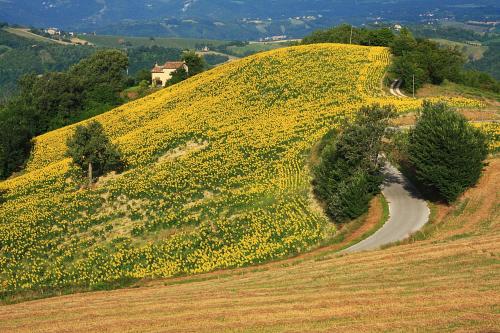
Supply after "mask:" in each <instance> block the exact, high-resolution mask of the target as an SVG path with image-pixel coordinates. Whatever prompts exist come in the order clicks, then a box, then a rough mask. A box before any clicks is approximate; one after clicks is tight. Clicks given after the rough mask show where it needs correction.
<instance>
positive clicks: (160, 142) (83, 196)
mask: <svg viewBox="0 0 500 333" xmlns="http://www.w3.org/2000/svg"><path fill="white" fill-rule="evenodd" d="M389 60H390V57H389V53H388V50H387V49H384V48H377V47H372V48H369V47H360V46H349V45H326V44H325V45H319V46H318V45H312V46H301V47H295V48H287V49H280V50H276V51H272V52H269V53H265V54H259V55H256V56H252V57H249V58H245V59H243V60H241V61H237V62H233V63H230V64H227V65H225V66H221V67H219V68H216V69H214V70H212V71H209V72H206V73H203V74H201V75H198V76H196V77H194V78H192V79H190V80H187V81H185V82H183V83H181V84H178V85H176V86H174V87H171V88H167V89H165V90H162V91H160V92H158V93H156V94H153V95H151V96H148V97H146V98H144V99H141V100H137V101H134V102H132V103H129V104H127V105H124V106H122V107H119V108H117V109H115V110H113V111H111V112H109V113H106V114H103V115H100V116H98V117H96V119H97V120H98V121H99V122H101V123H102V124H103V126H104V128H105V130H106V132H107V133H108V134H109V136H110V137H111V138H112V139H113V140H114V142H116V143H117V144H118V145H119V147H120V148H121V150H122V151H123V154H124V157H125V159H126V161H127V163H128V165H129V168H128V170H127V171H126V172H125V173H123V174H121V175H110V176H108V177H104V178H103V179H101V180H99V182H98V183H97V185H96V187H95V188H93V189H91V190H86V189H81V188H80V184H81V176H79V172H78V170H77V169H76V168H75V167H74V166H72V165H71V164H70V160H69V159H67V158H66V157H65V151H66V146H65V142H66V139H67V137H68V136H69V135H70V134H71V132H72V130H73V127H67V128H63V129H60V130H57V131H54V132H50V133H47V134H45V135H42V136H40V137H38V138H36V140H35V148H34V151H33V154H32V157H31V159H30V161H29V163H28V165H27V167H26V172H25V173H24V174H22V175H20V176H18V177H16V178H13V179H10V180H7V181H5V182H2V183H0V189H3V190H6V195H5V197H6V199H8V201H7V202H6V203H4V204H3V205H2V206H1V207H0V220H1V221H2V223H1V224H0V244H1V247H0V286H1V289H2V291H4V292H13V291H18V290H28V289H39V288H43V287H51V288H53V287H67V286H79V285H82V286H89V285H90V286H96V285H100V284H102V283H107V282H113V281H117V280H121V279H127V278H144V277H168V276H173V275H178V274H193V273H201V272H207V271H211V270H215V269H219V268H226V267H239V266H244V265H248V264H253V263H260V262H263V261H267V260H270V259H274V258H279V257H284V256H287V255H290V254H294V253H298V252H302V251H305V250H306V249H308V248H310V247H312V246H314V245H315V244H317V243H318V242H319V241H320V240H323V239H325V238H328V237H330V236H331V235H332V234H333V233H334V228H333V227H332V226H331V224H330V223H329V222H328V221H327V220H326V219H325V218H324V217H323V215H322V214H321V213H320V212H318V211H316V210H314V209H313V208H312V207H311V202H310V200H311V199H310V195H309V194H310V190H309V183H310V173H309V170H308V169H307V167H306V159H307V154H308V152H309V150H310V148H311V147H312V146H313V144H314V143H315V142H317V141H318V140H319V139H320V138H321V137H322V136H323V135H324V134H325V133H326V132H327V131H328V130H329V129H331V128H332V127H336V126H338V125H339V124H340V123H341V121H342V120H344V119H346V118H349V117H350V116H351V115H352V114H353V112H354V111H355V110H356V109H358V108H359V107H360V106H361V105H364V104H367V103H375V102H377V103H382V104H394V105H395V106H396V107H397V108H398V110H399V111H400V112H406V111H408V110H412V109H415V108H416V107H418V106H419V105H420V104H421V101H418V100H410V99H407V100H401V99H396V98H391V97H384V96H381V92H380V82H381V79H382V77H383V75H384V71H385V69H386V67H387V66H388V64H389ZM451 102H452V103H454V104H456V105H474V103H475V102H471V101H469V100H465V99H454V100H451Z"/></svg>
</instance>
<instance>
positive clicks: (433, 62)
mask: <svg viewBox="0 0 500 333" xmlns="http://www.w3.org/2000/svg"><path fill="white" fill-rule="evenodd" d="M302 43H303V44H313V43H347V44H349V43H352V44H358V45H366V46H369V45H371V46H385V47H390V49H391V52H392V54H393V55H394V56H395V59H394V63H393V66H392V67H391V69H390V71H391V72H392V73H393V75H394V76H396V77H398V78H400V79H402V80H403V88H405V89H407V90H412V89H413V82H414V83H415V89H418V88H420V87H421V86H422V85H423V84H425V83H432V84H441V83H442V82H443V81H444V80H449V81H452V82H455V83H459V84H463V85H466V86H470V87H474V88H480V89H484V90H490V91H493V92H496V93H498V92H500V82H498V81H497V80H495V79H494V78H493V77H492V76H491V75H489V74H487V73H484V72H479V71H477V70H474V69H469V68H466V66H465V65H466V60H467V59H466V57H465V56H464V55H463V54H462V53H461V51H460V50H459V49H458V48H452V47H445V46H442V45H440V44H438V43H437V42H433V41H431V40H429V39H425V38H415V37H414V36H413V34H412V33H411V31H410V30H408V29H407V28H403V29H401V31H400V32H399V33H396V32H394V31H393V30H391V29H389V28H386V27H384V28H379V29H368V28H356V27H352V26H350V25H347V24H343V25H340V26H337V27H334V28H331V29H327V30H318V31H316V32H314V33H312V34H311V35H310V36H307V37H305V38H304V39H303V40H302Z"/></svg>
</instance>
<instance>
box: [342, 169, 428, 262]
mask: <svg viewBox="0 0 500 333" xmlns="http://www.w3.org/2000/svg"><path fill="white" fill-rule="evenodd" d="M384 174H385V182H384V185H383V189H382V193H383V194H384V196H385V198H386V200H387V202H388V203H389V219H388V220H387V222H386V223H385V224H384V225H383V226H382V227H381V228H380V229H379V230H377V231H376V232H375V233H374V234H373V235H371V236H370V237H368V238H366V239H364V240H362V241H361V242H359V243H357V244H355V245H353V246H351V247H349V248H347V249H345V250H343V251H341V253H353V252H360V251H367V250H375V249H378V248H380V247H381V246H382V245H385V244H389V243H393V242H396V241H399V240H403V239H405V238H407V237H408V236H409V235H410V234H412V233H414V232H416V231H418V230H420V228H421V227H422V226H423V225H424V224H425V223H427V221H428V220H429V214H430V210H429V207H427V203H426V202H425V200H423V199H421V198H420V197H419V195H418V192H417V191H416V189H415V188H414V187H413V185H411V184H410V182H409V181H408V180H407V179H406V177H404V176H403V175H402V174H401V172H400V171H399V170H398V169H396V168H395V167H393V166H392V165H390V164H388V163H387V164H386V166H385V169H384Z"/></svg>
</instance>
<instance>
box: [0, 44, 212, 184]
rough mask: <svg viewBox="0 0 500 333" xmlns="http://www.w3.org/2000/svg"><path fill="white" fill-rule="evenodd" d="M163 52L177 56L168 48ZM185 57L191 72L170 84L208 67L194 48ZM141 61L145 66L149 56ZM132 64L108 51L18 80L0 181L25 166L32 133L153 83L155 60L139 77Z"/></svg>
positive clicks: (87, 114)
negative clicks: (132, 74)
mask: <svg viewBox="0 0 500 333" xmlns="http://www.w3.org/2000/svg"><path fill="white" fill-rule="evenodd" d="M158 51H159V52H163V51H164V50H163V49H160V50H158ZM134 52H135V51H134ZM137 52H139V53H141V50H138V51H137ZM142 54H144V53H142ZM164 55H166V56H177V55H178V54H177V53H175V54H174V52H173V51H172V50H167V51H166V53H165V54H164ZM180 58H181V59H182V60H184V61H186V63H187V65H188V66H189V73H186V72H185V71H184V70H178V71H176V72H175V73H174V75H173V78H172V79H171V80H170V84H175V83H178V82H180V81H182V80H185V79H187V78H188V77H189V76H193V75H197V74H199V73H201V72H203V71H204V70H205V69H206V67H207V65H206V63H205V62H204V60H203V58H201V57H199V56H198V55H196V53H194V52H185V53H183V54H182V55H181V56H180ZM141 61H142V63H144V65H145V66H146V64H147V63H148V61H149V59H148V57H144V58H142V60H141ZM129 66H130V62H129V57H128V56H127V54H126V53H125V52H122V51H119V50H113V49H107V50H106V49H104V50H98V51H96V52H95V53H93V54H92V55H90V56H89V57H87V58H84V59H83V60H82V61H80V62H79V63H77V64H75V65H73V66H71V67H70V68H69V70H67V71H66V72H49V73H46V74H44V75H35V74H28V75H24V76H23V77H22V78H21V79H20V80H19V82H18V93H17V94H16V95H14V96H13V97H12V98H10V99H9V100H8V101H7V102H6V103H4V105H0V132H1V133H2V137H1V138H0V179H2V178H6V177H8V176H9V175H10V174H11V173H12V172H15V171H18V170H20V168H21V167H22V166H23V164H24V163H25V161H26V159H27V158H28V157H29V154H30V151H31V146H32V143H31V139H32V138H33V137H35V136H37V135H40V134H43V133H46V132H48V131H52V130H55V129H57V128H61V127H63V126H66V125H70V124H73V123H75V122H78V121H82V120H85V119H88V118H91V117H93V116H95V115H98V114H100V113H103V112H106V111H108V110H110V109H112V108H113V107H116V106H118V105H120V104H123V103H124V102H125V100H124V99H123V98H122V97H121V96H120V93H121V92H122V91H123V90H124V89H125V88H126V87H129V86H132V85H138V84H142V85H145V86H149V84H150V83H151V72H150V70H149V68H150V66H151V64H149V63H148V64H147V68H148V69H144V70H142V71H138V72H137V73H136V77H135V78H134V77H129V76H127V69H128V68H129Z"/></svg>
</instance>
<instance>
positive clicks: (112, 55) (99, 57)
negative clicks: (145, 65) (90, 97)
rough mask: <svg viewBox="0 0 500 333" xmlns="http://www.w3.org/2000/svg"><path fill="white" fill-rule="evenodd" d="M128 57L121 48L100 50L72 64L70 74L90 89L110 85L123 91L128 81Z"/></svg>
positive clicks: (117, 90) (113, 88)
mask: <svg viewBox="0 0 500 333" xmlns="http://www.w3.org/2000/svg"><path fill="white" fill-rule="evenodd" d="M127 67H128V57H127V55H126V54H125V53H124V52H122V51H119V50H100V51H97V52H95V53H94V54H93V55H91V56H90V57H88V58H85V59H84V60H82V61H80V62H79V63H78V64H76V65H74V66H72V67H71V68H70V69H69V71H68V74H69V75H71V76H74V77H77V78H79V79H80V81H81V83H82V84H83V85H84V86H85V87H87V89H89V90H94V89H100V88H102V87H103V86H106V87H109V88H110V89H111V90H113V91H115V92H119V91H121V90H122V89H123V88H124V87H125V83H126V81H127Z"/></svg>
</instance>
